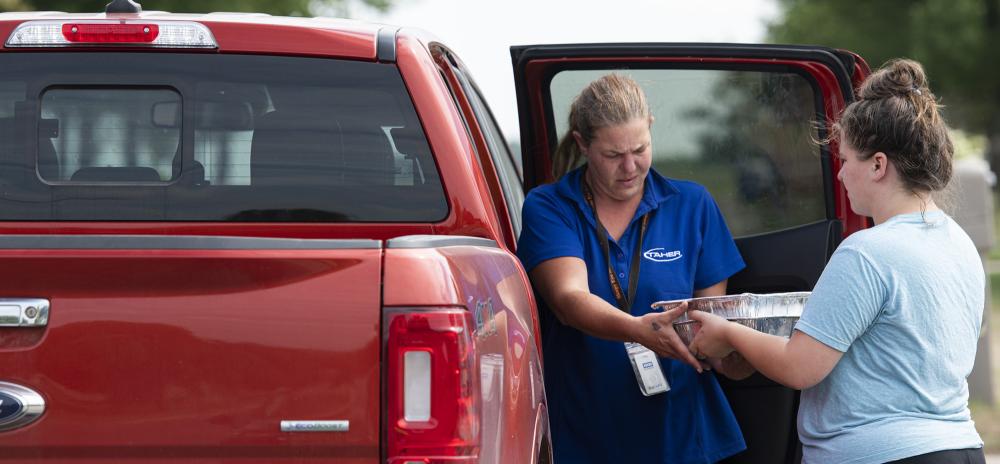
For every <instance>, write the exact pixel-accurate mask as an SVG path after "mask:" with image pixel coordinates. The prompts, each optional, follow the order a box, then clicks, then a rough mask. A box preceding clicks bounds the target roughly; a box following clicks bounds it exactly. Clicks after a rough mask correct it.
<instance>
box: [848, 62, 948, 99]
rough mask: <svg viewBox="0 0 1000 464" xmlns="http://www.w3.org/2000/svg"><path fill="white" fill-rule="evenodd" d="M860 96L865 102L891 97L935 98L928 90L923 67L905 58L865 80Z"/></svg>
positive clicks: (887, 64) (886, 66) (884, 67)
mask: <svg viewBox="0 0 1000 464" xmlns="http://www.w3.org/2000/svg"><path fill="white" fill-rule="evenodd" d="M858 96H859V97H860V98H862V99H864V100H880V99H883V98H890V97H903V98H909V97H931V98H933V97H932V95H931V93H930V90H929V89H928V88H927V75H926V74H925V73H924V68H923V66H921V65H920V63H917V62H916V61H913V60H908V59H905V58H897V59H894V60H891V61H889V62H888V63H886V64H885V65H884V66H883V67H882V68H881V69H880V70H879V71H878V72H876V73H875V74H872V75H871V76H870V77H869V78H868V79H867V80H865V83H864V85H863V86H862V87H861V91H860V94H859V95H858Z"/></svg>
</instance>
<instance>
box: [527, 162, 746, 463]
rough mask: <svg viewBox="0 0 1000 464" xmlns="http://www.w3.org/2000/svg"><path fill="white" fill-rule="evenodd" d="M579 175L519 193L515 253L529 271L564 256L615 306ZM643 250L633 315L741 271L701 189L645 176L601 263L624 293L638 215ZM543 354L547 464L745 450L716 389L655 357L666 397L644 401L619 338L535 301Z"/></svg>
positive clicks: (705, 457) (688, 459)
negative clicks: (580, 325) (599, 334)
mask: <svg viewBox="0 0 1000 464" xmlns="http://www.w3.org/2000/svg"><path fill="white" fill-rule="evenodd" d="M582 173H583V169H582V168H581V169H576V170H574V171H572V172H570V173H569V174H567V175H565V176H563V177H562V179H560V180H559V182H557V183H555V184H548V185H543V186H540V187H538V188H535V189H533V190H532V191H531V192H529V193H528V196H527V198H526V199H525V203H524V208H523V210H522V216H523V224H524V228H523V230H522V231H521V236H520V239H519V241H518V250H517V252H518V256H519V258H520V259H521V261H522V262H523V263H524V266H525V268H526V269H527V270H528V272H531V270H532V269H534V268H535V266H537V265H538V264H539V263H541V262H543V261H546V260H549V259H553V258H559V257H567V256H574V257H577V258H580V259H582V260H583V261H584V262H585V263H587V274H588V282H589V284H590V291H591V292H592V293H594V294H596V295H598V296H600V297H601V298H604V300H605V301H607V302H608V303H609V304H611V305H612V306H615V299H614V294H613V293H612V290H611V284H610V282H609V281H608V277H607V261H606V260H605V255H604V252H603V250H602V249H601V244H600V240H599V239H598V236H597V234H596V232H595V230H596V229H595V227H594V225H595V222H594V215H593V211H592V210H591V208H590V206H588V205H587V202H586V201H585V200H584V197H583V192H582V190H581V177H582ZM647 212H649V213H650V217H649V226H648V229H647V231H646V237H645V240H644V243H643V244H642V248H641V250H642V253H643V258H642V259H640V260H639V261H640V263H641V265H640V271H639V284H638V288H637V290H636V297H635V303H634V304H633V305H632V314H634V315H637V316H638V315H642V314H645V313H648V312H650V311H651V308H650V305H651V304H652V303H653V302H656V301H660V300H673V299H678V298H690V297H691V296H692V294H693V292H694V290H695V289H701V288H706V287H710V286H712V285H714V284H716V283H718V282H720V281H722V280H724V279H727V278H729V276H731V275H733V274H734V273H736V272H737V271H739V270H740V269H742V268H743V267H744V263H743V259H742V258H741V257H740V254H739V251H738V250H737V249H736V245H735V244H734V243H733V238H732V236H731V235H730V233H729V229H728V228H727V227H726V224H725V221H724V220H723V218H722V214H721V212H720V211H719V208H718V206H717V205H716V204H715V201H714V200H713V199H712V197H711V196H710V195H709V194H708V192H707V191H706V190H705V188H704V187H702V186H700V185H698V184H696V183H693V182H688V181H680V180H674V179H667V178H665V177H663V176H661V175H659V174H658V173H656V172H654V171H653V170H650V172H649V175H648V176H647V177H646V182H645V190H644V192H643V196H642V201H641V203H640V204H639V208H638V210H637V211H636V213H635V217H634V218H633V219H632V222H631V223H630V224H629V226H628V228H627V229H626V230H625V233H624V234H623V235H622V237H621V240H619V241H617V242H616V241H615V240H613V239H611V238H610V237H609V241H610V255H611V261H612V263H611V265H612V267H613V268H614V270H615V272H616V273H617V275H618V279H619V281H620V282H621V285H622V288H628V285H629V283H628V278H629V264H630V260H631V255H632V253H633V251H634V250H635V241H636V240H638V236H639V229H640V226H641V222H642V221H640V220H639V219H640V218H641V217H642V215H643V214H646V213H647ZM538 303H539V307H540V311H539V313H540V320H541V325H542V343H543V348H542V349H543V354H544V357H545V390H546V396H547V398H548V406H549V423H550V426H551V431H552V446H553V450H554V454H555V461H556V462H563V463H566V462H571V463H609V462H642V463H671V464H680V463H711V462H716V461H718V460H720V459H723V458H725V457H727V456H731V455H733V454H735V453H737V452H739V451H741V450H743V449H745V448H746V445H745V444H744V442H743V436H742V433H741V432H740V429H739V426H738V425H737V423H736V419H735V418H734V417H733V413H732V411H731V410H730V408H729V403H728V402H727V401H726V398H725V397H724V396H723V393H722V390H721V389H720V388H719V384H718V382H717V381H716V379H715V376H714V375H713V374H711V373H709V372H706V373H704V374H698V372H697V371H695V370H694V369H693V368H691V367H690V366H688V365H686V364H683V363H681V362H679V361H674V360H671V359H666V358H661V360H660V361H661V363H662V365H663V371H664V375H665V376H666V379H667V381H668V382H669V383H670V391H668V392H666V393H663V394H659V395H654V396H650V397H646V396H643V395H642V393H641V392H640V391H639V386H638V383H637V382H636V379H635V375H634V374H633V372H632V367H631V365H630V363H629V361H628V355H627V354H626V352H625V346H624V344H623V343H622V342H616V341H609V340H603V339H600V338H596V337H592V336H589V335H587V334H584V333H583V332H581V331H579V330H577V329H575V328H573V327H570V326H567V325H563V324H562V323H560V322H559V320H558V319H556V317H555V315H554V314H553V313H552V312H551V311H550V310H549V309H548V308H547V307H545V303H544V301H543V300H542V299H541V298H538Z"/></svg>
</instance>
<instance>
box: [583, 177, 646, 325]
mask: <svg viewBox="0 0 1000 464" xmlns="http://www.w3.org/2000/svg"><path fill="white" fill-rule="evenodd" d="M585 175H586V173H584V176H585ZM581 177H583V176H581ZM581 183H582V184H583V197H584V198H585V199H586V200H587V204H589V205H590V209H592V210H593V211H594V223H595V224H597V238H599V239H600V240H601V249H602V250H604V259H605V261H607V262H608V280H610V281H611V290H612V291H613V292H614V293H615V301H617V302H618V309H620V310H622V311H625V312H626V313H629V314H632V302H633V301H635V291H636V288H638V286H639V266H640V265H641V264H642V262H641V261H640V260H639V254H640V253H642V239H643V237H645V236H646V227H648V226H649V213H648V212H647V213H646V214H643V215H642V227H640V228H639V239H638V240H636V242H635V250H634V251H633V252H632V263H631V264H629V274H628V275H629V277H628V297H626V296H625V295H624V293H623V292H622V284H621V283H619V282H618V277H617V276H615V269H614V267H612V266H611V250H610V248H611V246H610V245H609V244H608V230H607V229H605V228H604V224H601V218H600V217H598V215H597V206H596V204H595V203H594V194H593V193H592V192H591V191H590V185H588V184H587V179H586V177H583V179H581Z"/></svg>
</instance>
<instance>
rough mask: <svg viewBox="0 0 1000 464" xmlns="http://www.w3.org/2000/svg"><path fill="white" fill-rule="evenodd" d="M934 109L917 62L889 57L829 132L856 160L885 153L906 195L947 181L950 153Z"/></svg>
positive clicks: (945, 131) (943, 127) (943, 126)
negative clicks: (840, 139)
mask: <svg viewBox="0 0 1000 464" xmlns="http://www.w3.org/2000/svg"><path fill="white" fill-rule="evenodd" d="M939 111H940V105H938V103H937V100H936V98H935V97H934V94H933V93H931V90H930V88H928V86H927V77H926V75H925V73H924V68H923V67H922V66H921V65H920V63H917V62H916V61H913V60H908V59H895V60H890V61H889V62H887V63H886V64H884V65H883V66H882V67H881V68H880V69H879V70H878V71H876V72H875V73H873V74H872V75H870V76H868V78H867V79H865V81H864V83H862V84H861V90H860V91H859V92H858V100H857V101H855V102H853V103H851V104H850V105H848V106H847V108H845V109H844V112H843V113H842V114H841V116H840V121H839V122H837V123H836V124H835V125H834V134H835V136H836V135H837V134H839V135H842V136H843V140H844V141H845V142H846V143H848V144H849V145H850V146H851V147H852V148H854V149H856V150H857V151H858V152H859V153H860V157H861V159H865V160H866V159H869V158H871V157H872V155H874V154H875V153H877V152H882V153H885V155H886V157H887V158H889V160H891V161H892V162H893V164H894V165H895V166H896V169H897V171H898V172H899V174H900V177H901V178H902V181H903V185H904V187H905V188H906V189H907V190H909V191H910V192H911V193H926V192H934V191H939V190H942V189H944V188H945V187H946V186H947V185H948V181H949V180H950V179H951V175H952V159H953V157H954V152H955V150H954V147H953V146H952V143H951V138H950V137H949V136H948V127H947V124H945V122H944V119H943V118H942V117H941V115H940V112H939Z"/></svg>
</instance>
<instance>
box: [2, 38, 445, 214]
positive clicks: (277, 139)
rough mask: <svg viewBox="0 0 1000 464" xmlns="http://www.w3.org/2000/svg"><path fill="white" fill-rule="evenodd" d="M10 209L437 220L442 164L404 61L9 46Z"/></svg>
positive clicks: (6, 154)
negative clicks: (402, 70)
mask: <svg viewBox="0 0 1000 464" xmlns="http://www.w3.org/2000/svg"><path fill="white" fill-rule="evenodd" d="M0 67H2V69H4V70H5V72H4V76H3V78H2V81H0V165H2V167H3V168H2V169H0V186H2V187H3V195H2V196H0V220H86V221H105V220H126V221H251V222H432V221H438V220H441V219H443V218H444V217H445V216H446V215H447V214H448V211H447V203H446V201H445V197H444V192H443V189H442V186H441V182H440V179H439V177H438V171H437V167H436V166H435V164H434V159H433V156H432V155H431V152H430V148H429V146H428V144H427V141H426V138H425V136H424V132H423V129H422V128H421V126H420V123H419V121H418V120H417V116H416V113H415V111H414V108H413V105H412V102H411V101H410V99H409V95H408V93H407V91H406V89H405V87H404V85H403V82H402V78H401V76H400V75H399V72H398V70H397V69H396V68H395V67H394V66H393V65H388V64H378V63H365V62H354V61H344V60H331V59H317V58H291V57H273V56H238V55H230V56H219V55H199V54H138V53H137V54H132V53H129V54H124V53H110V54H105V53H73V54H63V53H45V54H17V55H6V56H0Z"/></svg>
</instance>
